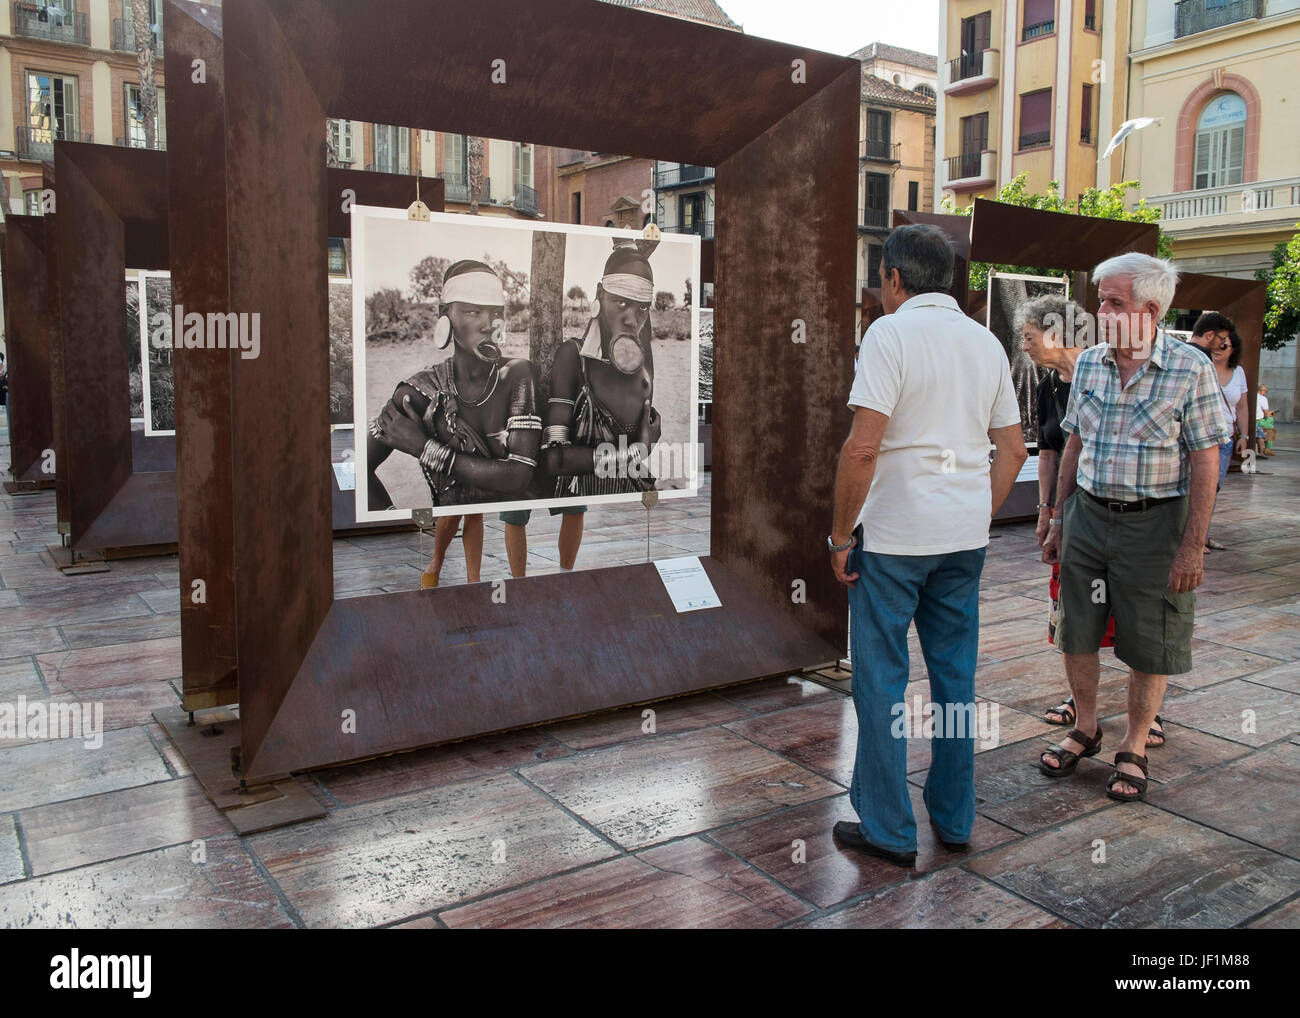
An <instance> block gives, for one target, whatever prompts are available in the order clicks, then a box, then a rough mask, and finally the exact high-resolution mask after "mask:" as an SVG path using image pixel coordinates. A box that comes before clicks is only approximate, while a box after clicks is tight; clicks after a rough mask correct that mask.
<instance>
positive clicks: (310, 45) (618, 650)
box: [166, 0, 861, 781]
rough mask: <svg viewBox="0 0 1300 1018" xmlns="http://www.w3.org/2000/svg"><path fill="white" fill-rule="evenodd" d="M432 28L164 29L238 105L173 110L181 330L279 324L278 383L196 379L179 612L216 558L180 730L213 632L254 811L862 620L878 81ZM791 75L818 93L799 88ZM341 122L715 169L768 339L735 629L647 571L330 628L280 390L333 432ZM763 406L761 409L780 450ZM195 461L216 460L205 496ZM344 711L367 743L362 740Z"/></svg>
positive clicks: (346, 609)
mask: <svg viewBox="0 0 1300 1018" xmlns="http://www.w3.org/2000/svg"><path fill="white" fill-rule="evenodd" d="M427 11H428V8H427V5H426V4H425V3H424V2H423V0H392V2H389V3H386V4H384V6H383V14H384V16H383V17H375V14H374V9H373V8H372V7H368V6H366V5H358V4H356V3H355V2H352V0H277V2H275V3H271V2H269V0H228V2H227V3H226V4H225V5H224V6H223V7H222V9H221V11H220V15H221V17H222V18H223V20H224V25H222V26H221V28H220V30H218V28H217V26H216V24H215V23H214V21H213V20H212V16H213V15H214V14H215V13H216V12H215V11H213V10H212V9H211V8H208V9H207V11H203V10H201V9H199V8H197V7H195V6H194V5H191V4H180V3H175V2H173V3H171V5H170V6H169V9H168V11H167V16H166V23H167V26H168V40H167V41H168V48H167V60H168V67H167V70H168V73H169V74H170V75H171V77H172V78H173V79H177V78H184V77H186V76H187V75H188V73H189V67H190V61H191V59H193V58H194V57H195V56H199V55H201V51H203V50H204V48H205V47H207V51H208V52H209V53H210V54H211V56H212V59H210V60H209V62H208V68H209V72H208V73H209V81H211V80H212V74H213V68H214V66H215V67H216V68H218V69H219V71H220V77H221V80H220V82H219V83H218V85H217V86H216V87H210V88H207V89H169V90H168V95H167V101H168V102H169V104H172V105H171V108H170V109H169V110H168V113H169V116H168V118H167V119H168V123H169V128H170V130H169V136H168V144H169V146H170V150H171V153H172V156H173V157H174V158H177V159H178V160H179V161H180V162H182V163H183V164H184V165H185V166H186V167H189V168H193V172H192V173H186V174H184V175H181V174H174V175H173V177H172V203H173V209H174V210H175V212H174V216H173V223H172V235H173V242H174V245H175V254H176V256H177V258H176V260H175V264H174V265H173V278H174V279H175V280H176V281H177V285H178V292H183V293H184V295H185V297H186V304H187V307H188V306H190V305H191V304H193V306H194V307H195V308H196V310H200V311H206V310H209V309H212V310H216V309H227V308H242V309H249V308H256V309H258V310H261V311H262V313H263V319H262V335H263V343H262V354H261V356H260V357H259V358H257V359H256V360H239V361H237V362H234V361H229V360H225V359H222V360H221V361H220V363H217V362H216V361H215V360H213V359H210V358H207V359H205V358H202V357H200V356H196V352H193V351H187V350H181V351H178V353H177V364H178V365H181V364H185V365H186V367H185V369H184V370H178V374H177V385H178V412H179V415H180V424H179V428H180V435H181V438H182V445H181V449H180V457H181V464H182V468H183V470H182V474H181V477H180V498H181V515H182V523H181V547H182V563H181V582H182V588H183V589H184V588H186V587H187V585H188V584H189V582H190V581H191V579H193V578H197V577H198V576H199V575H200V574H199V573H198V572H197V567H196V562H197V561H198V560H197V559H187V557H186V556H187V549H188V548H189V547H190V546H191V545H193V546H194V547H197V548H202V549H204V554H205V555H206V558H205V560H204V561H203V563H202V565H201V568H203V569H204V570H206V575H207V576H209V577H217V578H219V579H220V581H221V583H222V585H223V588H222V589H223V591H224V593H223V596H222V597H221V598H219V599H215V600H217V601H218V602H219V603H216V604H214V603H213V601H214V598H213V597H212V594H211V591H212V582H213V581H212V580H209V585H208V589H209V605H208V606H207V608H208V609H209V610H208V611H207V613H206V614H205V615H196V614H194V613H192V612H189V611H188V610H185V611H183V612H182V619H181V623H182V638H183V643H184V645H185V688H186V701H187V705H188V703H189V702H190V694H191V673H190V669H191V663H192V659H191V657H190V654H189V645H190V643H191V641H197V642H198V644H199V645H200V646H204V645H205V640H206V641H208V642H207V644H206V645H208V646H210V645H211V640H210V638H209V636H208V634H209V633H212V632H220V633H221V634H223V635H224V636H225V637H226V638H228V641H229V642H228V644H227V646H229V647H231V648H233V654H229V653H227V655H226V658H225V660H226V663H227V665H228V666H229V668H230V670H231V673H232V675H233V673H234V671H236V670H237V672H238V690H239V698H240V706H241V735H242V740H243V741H242V756H241V760H242V766H243V770H244V774H245V777H246V778H247V779H248V780H249V781H254V780H256V779H257V778H258V777H259V776H261V775H265V774H268V773H273V772H275V771H283V770H288V769H297V768H302V767H309V766H320V765H324V764H329V763H335V762H340V761H343V760H347V759H354V758H357V757H364V756H368V755H372V754H375V753H386V752H393V751H396V750H400V749H408V748H414V747H416V746H420V745H425V744H429V743H433V742H439V741H444V740H448V739H457V738H466V737H469V736H472V735H476V734H481V733H484V732H488V731H493V730H497V729H501V728H508V727H514V726H518V725H525V724H531V723H536V722H539V721H543V720H547V719H549V718H553V717H556V716H560V715H566V714H577V713H583V712H590V711H595V710H600V709H604V708H610V707H616V706H621V705H624V704H628V703H633V702H638V701H644V700H649V699H654V698H658V697H664V696H673V695H678V694H682V693H686V692H691V691H693V690H698V689H704V688H709V687H712V686H717V685H721V684H726V683H729V682H738V681H743V680H745V679H750V678H755V677H758V676H761V675H767V674H779V673H781V672H784V671H786V670H789V669H794V668H798V667H801V666H806V665H811V664H815V663H820V662H824V661H829V660H832V659H834V658H836V657H838V656H839V655H840V654H842V653H843V647H844V643H845V617H846V611H845V597H844V593H843V591H842V590H841V589H840V588H839V587H838V585H837V584H836V583H835V582H834V579H833V577H832V576H831V574H830V572H829V570H828V569H827V568H826V561H825V555H824V553H823V552H821V551H820V549H819V544H820V535H821V531H822V530H824V527H825V525H824V523H823V522H819V520H818V518H817V515H816V514H815V513H809V512H808V506H810V505H822V506H829V505H830V501H831V497H832V491H831V487H832V483H833V477H834V459H835V449H836V448H837V446H838V444H839V442H840V440H841V439H842V437H843V433H844V429H845V427H846V426H847V421H846V419H845V417H844V414H843V410H842V396H843V393H844V392H845V391H847V388H848V385H849V382H850V380H851V376H852V365H853V343H852V337H853V325H854V316H853V302H852V299H851V298H852V294H853V283H854V280H853V265H854V251H855V230H854V228H853V224H852V223H851V221H849V220H848V219H846V218H845V217H844V216H843V215H841V214H840V213H841V210H842V209H844V208H852V207H853V201H854V197H855V195H856V191H857V144H856V140H857V125H858V116H859V90H860V77H861V69H860V67H859V65H858V63H857V62H856V61H854V60H850V59H848V58H844V57H837V56H831V55H829V54H822V53H816V52H812V51H809V50H805V49H798V48H795V47H790V46H785V45H782V44H779V43H774V42H771V41H768V40H764V39H759V38H752V37H744V36H741V37H737V36H735V35H734V34H733V33H729V32H727V33H724V32H720V31H716V30H713V29H710V28H706V27H704V26H701V25H697V24H694V23H690V22H685V21H680V20H677V19H670V18H647V17H645V16H644V14H643V13H641V12H638V11H633V10H627V9H624V8H621V7H615V6H611V5H605V4H592V3H590V2H589V0H548V3H546V4H519V3H518V2H514V0H445V2H444V3H442V4H440V5H439V13H440V18H439V32H438V36H437V39H436V43H435V49H436V52H433V53H431V51H430V49H429V39H428V34H427V31H424V30H423V29H424V26H425V25H426V24H427V19H428V14H427ZM556 26H563V27H562V30H557V27H556ZM220 32H224V35H225V40H226V41H227V42H228V43H229V45H228V46H226V47H225V48H224V53H222V52H221V46H220V40H219V33H220ZM593 52H599V53H601V54H602V59H601V61H599V62H597V63H596V64H593V63H592V61H591V60H590V54H591V53H593ZM680 52H690V53H692V55H693V59H692V60H691V62H690V63H689V65H686V66H685V67H673V68H672V69H671V71H670V70H669V69H667V67H666V65H665V64H664V62H663V59H662V54H664V53H680ZM496 59H503V60H505V61H506V64H507V66H509V67H512V68H513V67H515V66H527V67H530V68H532V71H531V73H530V76H529V78H528V84H527V86H526V87H525V88H521V89H509V90H494V89H493V87H492V86H491V85H490V83H489V82H488V80H487V78H486V76H485V75H484V74H483V73H482V68H484V67H490V66H492V61H493V60H496ZM795 59H802V60H804V61H806V83H801V84H797V85H794V84H792V83H791V76H790V68H791V65H792V61H793V60H795ZM683 75H685V80H684V79H683ZM380 77H382V80H383V81H384V86H383V87H382V88H376V87H375V85H374V82H375V81H377V80H379V78H380ZM684 86H686V87H684ZM578 95H581V96H582V97H583V98H582V101H572V100H570V99H568V98H567V97H571V96H578ZM627 95H636V97H637V114H638V115H637V116H636V117H629V116H628V114H627V106H626V102H625V99H624V97H626V96H627ZM268 96H270V97H273V100H272V101H273V104H274V115H273V116H269V115H267V102H268ZM556 97H565V98H562V99H560V100H557V98H556ZM219 98H223V99H224V110H223V111H218V110H217V109H216V108H215V107H216V106H217V103H216V102H215V101H214V100H216V99H219ZM327 116H331V117H346V118H349V119H360V120H369V121H378V122H384V123H390V124H403V125H407V126H409V127H411V128H416V129H424V130H441V131H447V132H451V133H460V134H469V135H476V136H479V137H494V138H527V139H528V140H529V141H530V142H535V143H537V144H542V145H553V146H559V145H564V146H581V147H582V148H583V149H584V150H592V151H606V152H621V153H627V154H629V155H633V156H640V157H644V158H650V157H652V156H653V155H654V154H655V153H656V152H671V153H673V154H675V155H677V156H678V157H679V158H683V159H687V160H689V163H688V165H698V166H716V167H717V189H718V219H719V222H718V240H717V241H716V242H715V247H716V250H717V264H716V276H717V279H718V302H717V309H716V318H717V321H718V328H719V331H720V332H722V333H725V334H727V335H735V336H745V337H748V339H747V342H746V343H744V344H735V345H732V346H724V347H720V348H719V353H718V358H717V361H716V364H715V385H716V390H715V391H716V396H715V399H716V402H715V404H714V412H715V416H716V425H717V429H716V431H715V439H716V442H717V445H716V451H717V457H716V458H715V463H714V478H713V513H714V517H713V519H714V526H713V529H712V535H713V536H712V542H713V548H712V552H713V554H712V555H711V556H709V557H706V558H705V560H704V561H705V567H706V569H707V571H708V573H709V575H710V578H711V579H712V581H713V583H714V586H715V588H716V589H717V590H718V593H719V594H720V596H721V598H722V601H723V607H722V608H720V609H711V610H710V611H708V612H694V613H687V614H685V615H677V614H676V613H675V612H673V611H672V609H671V605H670V604H669V602H668V601H667V598H666V596H665V594H664V591H663V588H662V586H661V585H659V582H658V580H657V572H656V570H654V568H653V567H652V566H649V565H645V566H630V567H623V568H619V569H606V570H595V571H591V572H582V573H576V574H570V575H566V576H540V577H529V578H527V579H523V580H517V581H514V582H513V583H512V585H511V587H510V594H509V602H508V607H506V606H496V607H495V608H494V607H493V605H492V604H491V601H490V599H489V598H488V597H487V594H488V593H489V591H487V590H486V588H484V589H480V588H479V587H477V586H462V587H452V588H448V589H441V588H440V589H438V590H436V591H411V592H410V593H403V594H389V595H382V596H375V597H370V598H360V599H349V600H345V601H340V602H335V601H334V600H333V583H332V580H333V576H332V567H331V548H330V531H329V494H330V489H329V482H328V476H329V469H328V462H327V458H326V455H327V448H326V444H325V441H324V438H323V437H322V436H323V434H324V428H323V424H324V420H325V418H324V410H323V409H322V410H321V412H320V420H319V421H316V420H315V419H313V418H312V417H311V415H307V416H305V417H293V416H286V415H285V413H284V412H283V396H284V393H285V392H292V393H293V394H294V398H295V399H296V400H297V401H299V402H300V403H301V404H302V405H304V406H312V407H314V406H320V407H322V408H324V406H325V383H326V379H327V376H328V372H327V365H326V356H327V352H326V350H325V348H324V346H323V345H322V344H320V343H319V336H320V335H321V334H323V333H324V331H325V327H326V322H325V299H324V287H325V286H326V264H325V249H324V245H323V243H321V241H322V240H323V238H324V237H325V222H324V215H325V213H324V211H323V204H322V201H323V199H324V198H325V196H326V192H327V183H326V177H325V170H324V166H323V165H322V163H323V160H322V159H321V158H320V152H321V139H320V137H319V135H320V130H319V125H320V124H321V123H322V122H323V121H324V119H325V118H326V117H327ZM223 117H224V123H223V122H222V118H223ZM813 165H815V166H817V168H818V172H817V173H816V174H815V175H813V174H810V173H808V172H807V170H806V167H808V166H813ZM286 189H288V190H289V191H291V193H292V195H293V197H294V199H295V201H294V202H288V201H286V200H285V198H284V195H285V193H287V192H286ZM202 195H207V196H209V200H208V201H207V202H206V203H202V202H200V203H199V204H200V205H201V206H202V207H196V205H195V203H194V202H192V201H190V198H191V196H202ZM769 195H777V196H780V199H781V200H779V201H769V200H767V199H766V196H769ZM792 250H795V251H798V252H799V257H798V258H796V259H791V258H790V257H788V253H789V252H790V251H792ZM286 281H290V284H289V285H286ZM792 317H802V318H803V319H804V320H805V322H806V325H807V332H808V334H809V335H816V336H821V337H825V341H824V343H822V344H821V345H820V346H819V347H818V348H817V349H816V351H815V352H814V351H813V350H812V348H811V347H806V346H804V345H802V344H795V343H791V342H789V339H788V336H789V327H790V320H791V318H792ZM755 344H757V346H756V345H755ZM755 401H758V402H760V403H761V404H762V405H763V406H765V407H767V408H769V413H768V418H767V420H766V422H765V427H763V428H755V427H754V426H753V413H752V408H753V406H754V404H755ZM318 424H319V425H320V427H318V426H317V425H318ZM191 431H193V432H195V433H201V434H202V436H203V437H204V438H205V439H206V445H196V446H195V447H194V449H193V462H194V464H195V468H194V472H193V473H188V472H187V471H188V470H189V466H190V463H191V457H190V454H189V453H190V450H189V446H188V438H187V433H189V432H191ZM755 477H763V478H766V479H768V480H769V483H763V484H758V485H756V484H755V483H754V479H755ZM214 507H218V508H217V511H214ZM795 580H802V581H804V583H805V584H806V593H807V600H806V602H804V603H796V602H795V601H793V600H792V598H791V589H792V584H793V583H794V581H795ZM561 620H563V621H562V622H561ZM200 630H206V631H200ZM199 678H200V679H201V680H202V681H208V679H210V676H208V677H204V676H199ZM201 684H202V682H200V685H201ZM232 686H233V681H232V682H229V683H222V682H219V681H216V682H209V685H208V688H207V690H206V691H200V690H195V697H196V699H197V698H198V697H199V695H200V693H201V692H202V693H203V695H212V694H213V693H214V691H219V690H221V689H227V688H231V687H232ZM344 708H349V709H352V710H355V711H356V716H357V718H358V726H357V730H356V733H355V734H354V735H343V734H342V733H341V732H340V726H339V725H338V723H337V721H338V718H339V712H340V711H341V710H343V709H344Z"/></svg>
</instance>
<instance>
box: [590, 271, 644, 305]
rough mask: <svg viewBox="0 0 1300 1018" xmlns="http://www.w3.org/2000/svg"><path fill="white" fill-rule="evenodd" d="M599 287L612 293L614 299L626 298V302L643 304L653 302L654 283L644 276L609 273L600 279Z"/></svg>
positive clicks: (628, 273)
mask: <svg viewBox="0 0 1300 1018" xmlns="http://www.w3.org/2000/svg"><path fill="white" fill-rule="evenodd" d="M600 285H601V286H603V287H604V288H605V292H606V293H612V294H613V295H614V296H615V297H626V298H627V299H628V300H636V301H640V302H641V303H643V304H648V303H650V301H652V300H654V295H655V285H654V282H653V281H651V280H649V279H646V278H645V277H644V276H634V275H632V273H630V272H611V273H609V275H607V276H602V277H601V279H600Z"/></svg>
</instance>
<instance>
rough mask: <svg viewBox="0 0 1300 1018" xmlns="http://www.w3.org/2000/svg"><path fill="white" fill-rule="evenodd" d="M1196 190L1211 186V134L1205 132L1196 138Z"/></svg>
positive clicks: (1194, 183) (1194, 184)
mask: <svg viewBox="0 0 1300 1018" xmlns="http://www.w3.org/2000/svg"><path fill="white" fill-rule="evenodd" d="M1195 174H1196V177H1195V180H1194V182H1193V184H1192V186H1193V187H1195V188H1198V189H1199V188H1203V187H1209V186H1210V132H1208V131H1205V132H1203V133H1201V134H1198V135H1197V136H1196V161H1195Z"/></svg>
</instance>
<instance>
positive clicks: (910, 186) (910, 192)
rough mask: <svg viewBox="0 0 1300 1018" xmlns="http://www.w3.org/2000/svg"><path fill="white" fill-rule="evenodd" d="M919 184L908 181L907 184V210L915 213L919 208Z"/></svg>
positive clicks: (918, 182)
mask: <svg viewBox="0 0 1300 1018" xmlns="http://www.w3.org/2000/svg"><path fill="white" fill-rule="evenodd" d="M920 203H921V182H920V181H919V180H909V181H908V182H907V210H908V211H909V212H917V211H919V210H920V208H921V204H920Z"/></svg>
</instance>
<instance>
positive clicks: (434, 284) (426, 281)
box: [411, 255, 451, 304]
mask: <svg viewBox="0 0 1300 1018" xmlns="http://www.w3.org/2000/svg"><path fill="white" fill-rule="evenodd" d="M449 265H451V260H450V259H447V258H439V257H438V256H437V255H428V256H426V257H424V258H421V259H420V261H419V262H418V263H417V264H416V266H415V268H413V269H411V300H413V301H414V302H415V303H417V304H436V303H437V302H438V297H439V296H440V295H441V294H442V277H443V275H444V274H445V273H446V271H447V267H448V266H449Z"/></svg>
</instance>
